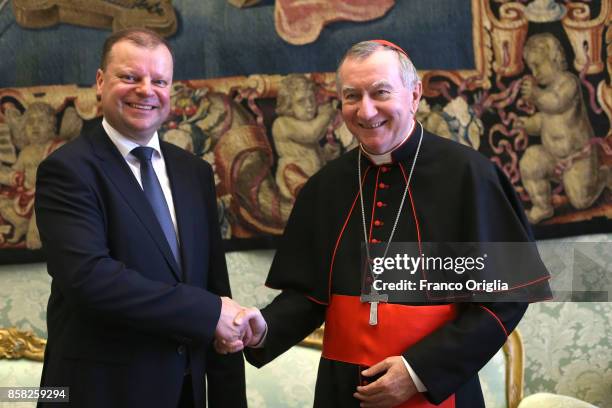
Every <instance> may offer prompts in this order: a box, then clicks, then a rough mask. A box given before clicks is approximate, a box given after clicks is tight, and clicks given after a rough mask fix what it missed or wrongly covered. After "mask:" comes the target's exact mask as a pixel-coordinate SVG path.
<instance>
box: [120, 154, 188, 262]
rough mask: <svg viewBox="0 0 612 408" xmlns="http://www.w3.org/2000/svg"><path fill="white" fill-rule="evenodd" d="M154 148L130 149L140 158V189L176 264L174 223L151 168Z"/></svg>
mask: <svg viewBox="0 0 612 408" xmlns="http://www.w3.org/2000/svg"><path fill="white" fill-rule="evenodd" d="M153 151H154V149H153V148H152V147H145V146H140V147H137V148H135V149H133V150H132V151H131V153H132V154H133V155H134V156H136V158H138V160H140V180H141V181H142V189H143V190H144V193H145V196H147V199H148V200H149V203H150V204H151V207H152V208H153V212H154V213H155V216H156V217H157V221H159V225H160V226H161V229H162V231H163V232H164V235H165V236H166V240H167V241H168V244H169V245H170V249H171V250H172V254H173V255H174V259H176V262H177V264H178V265H179V267H180V265H181V260H180V254H179V249H178V241H177V238H176V231H175V230H174V224H172V217H171V216H170V210H169V209H168V203H166V199H165V198H164V192H163V191H162V188H161V185H160V184H159V180H158V179H157V175H156V174H155V170H153V164H152V163H151V156H152V155H153Z"/></svg>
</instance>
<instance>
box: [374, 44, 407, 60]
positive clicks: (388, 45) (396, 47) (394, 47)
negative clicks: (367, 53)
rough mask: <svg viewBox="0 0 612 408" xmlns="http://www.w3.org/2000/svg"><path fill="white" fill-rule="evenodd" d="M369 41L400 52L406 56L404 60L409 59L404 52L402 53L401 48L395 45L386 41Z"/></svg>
mask: <svg viewBox="0 0 612 408" xmlns="http://www.w3.org/2000/svg"><path fill="white" fill-rule="evenodd" d="M371 41H372V42H375V43H379V44H380V45H386V46H387V47H391V48H393V49H394V50H395V51H398V52H401V53H402V54H404V55H405V56H406V58H408V59H410V57H409V56H408V53H407V52H406V51H404V50H403V49H402V47H400V46H399V45H397V44H393V43H392V42H391V41H387V40H371Z"/></svg>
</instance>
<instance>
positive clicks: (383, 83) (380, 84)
mask: <svg viewBox="0 0 612 408" xmlns="http://www.w3.org/2000/svg"><path fill="white" fill-rule="evenodd" d="M384 87H388V88H392V86H391V83H389V81H387V80H386V79H381V80H380V81H376V82H374V83H373V84H372V85H371V86H370V88H384Z"/></svg>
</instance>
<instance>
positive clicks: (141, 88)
mask: <svg viewBox="0 0 612 408" xmlns="http://www.w3.org/2000/svg"><path fill="white" fill-rule="evenodd" d="M136 91H137V92H138V93H139V94H141V95H144V96H148V95H152V94H153V87H152V86H151V79H150V78H147V77H143V78H142V79H141V80H140V82H139V83H138V87H137V88H136Z"/></svg>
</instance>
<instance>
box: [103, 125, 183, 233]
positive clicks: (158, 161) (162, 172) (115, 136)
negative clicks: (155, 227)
mask: <svg viewBox="0 0 612 408" xmlns="http://www.w3.org/2000/svg"><path fill="white" fill-rule="evenodd" d="M102 127H104V130H105V131H106V134H107V135H108V137H109V138H110V140H111V141H112V142H113V144H114V145H115V146H116V147H117V149H118V150H119V153H121V156H122V157H123V159H124V160H125V162H126V163H127V164H128V166H129V167H130V170H132V173H133V174H134V177H136V180H137V181H138V184H139V185H140V188H142V180H141V178H140V160H138V158H136V156H134V155H133V154H131V153H130V152H131V151H132V150H133V149H135V148H136V147H139V146H141V145H139V144H138V143H136V142H134V141H133V140H131V139H128V138H127V137H125V136H123V135H122V134H121V133H119V132H118V131H117V129H115V128H114V127H112V126H111V125H110V124H109V123H108V122H107V121H106V118H104V119H102ZM145 146H146V147H152V148H153V150H154V152H153V156H151V164H153V170H154V171H155V175H156V176H157V179H158V180H159V184H160V185H161V188H162V191H163V193H164V198H165V199H166V203H167V204H168V209H169V210H170V217H171V218H172V225H173V226H174V232H175V233H176V238H177V240H178V229H177V227H176V212H175V211H174V201H173V200H172V190H171V189H170V179H169V178H168V172H167V171H166V162H165V161H164V156H163V155H162V153H161V148H160V146H159V136H158V135H157V132H155V134H154V135H153V137H151V140H149V143H147V144H146V145H145Z"/></svg>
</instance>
